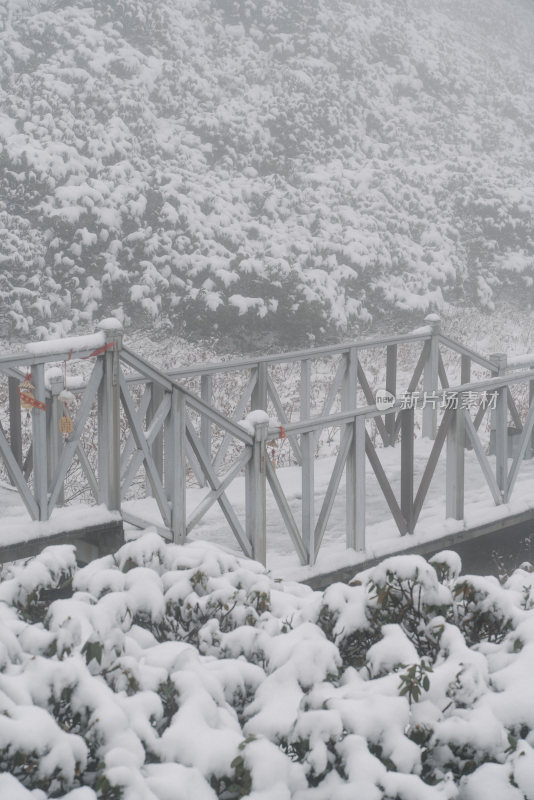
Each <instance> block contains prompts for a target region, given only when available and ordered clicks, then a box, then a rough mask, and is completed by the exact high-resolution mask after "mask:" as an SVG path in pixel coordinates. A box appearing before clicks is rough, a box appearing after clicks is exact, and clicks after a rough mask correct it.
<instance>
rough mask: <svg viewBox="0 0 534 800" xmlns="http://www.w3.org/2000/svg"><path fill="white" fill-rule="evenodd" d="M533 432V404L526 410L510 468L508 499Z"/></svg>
mask: <svg viewBox="0 0 534 800" xmlns="http://www.w3.org/2000/svg"><path fill="white" fill-rule="evenodd" d="M533 430H534V404H532V405H531V406H530V408H529V410H528V414H527V418H526V420H525V427H524V429H523V432H522V434H521V439H520V443H519V450H518V451H517V453H516V455H515V457H514V460H513V462H512V466H511V468H510V474H509V476H508V486H507V493H506V496H507V497H508V498H510V497H511V494H512V491H513V489H514V486H515V482H516V480H517V476H518V474H519V470H520V469H521V466H522V464H523V459H524V457H525V453H526V452H527V447H528V445H529V439H530V438H531V436H532V431H533Z"/></svg>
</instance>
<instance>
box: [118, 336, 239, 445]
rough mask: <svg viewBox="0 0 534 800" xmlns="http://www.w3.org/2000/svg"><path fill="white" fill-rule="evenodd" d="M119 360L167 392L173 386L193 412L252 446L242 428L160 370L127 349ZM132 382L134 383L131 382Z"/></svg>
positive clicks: (124, 349) (123, 349)
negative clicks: (181, 393) (207, 418)
mask: <svg viewBox="0 0 534 800" xmlns="http://www.w3.org/2000/svg"><path fill="white" fill-rule="evenodd" d="M121 358H122V360H123V361H124V362H125V363H126V364H128V365H129V366H130V367H133V368H134V369H136V370H137V371H138V372H139V373H140V375H142V376H143V377H144V378H148V379H149V380H152V381H154V382H155V383H159V384H161V386H163V387H164V388H165V389H167V391H171V390H172V387H173V386H175V387H176V388H177V389H180V391H182V392H183V393H184V395H185V397H186V399H187V403H188V405H189V407H190V408H193V409H194V410H195V411H198V412H199V413H200V414H206V416H208V417H209V418H210V419H211V421H212V422H214V423H215V424H216V425H218V426H219V427H220V428H222V429H223V430H225V431H228V432H229V433H231V434H232V436H234V437H235V438H236V439H239V440H240V441H241V442H244V443H245V444H249V445H250V444H252V436H250V434H248V433H246V431H244V430H243V428H240V427H239V425H236V424H235V423H234V422H233V421H232V420H229V419H227V418H226V417H225V416H224V414H221V412H220V411H217V409H215V408H213V407H212V406H210V405H208V404H207V403H204V401H203V400H201V399H200V397H197V396H196V395H195V394H193V392H190V391H189V390H188V389H186V388H185V387H184V386H181V385H180V384H179V383H176V381H173V380H172V379H170V378H169V377H168V376H167V375H165V373H163V372H161V370H159V369H156V368H155V367H153V366H152V364H150V362H148V361H147V360H146V359H144V358H141V357H140V356H138V355H136V354H135V353H132V351H131V350H129V349H128V348H127V347H123V348H122V350H121ZM131 382H134V383H135V381H131Z"/></svg>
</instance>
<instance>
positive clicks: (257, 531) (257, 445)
mask: <svg viewBox="0 0 534 800" xmlns="http://www.w3.org/2000/svg"><path fill="white" fill-rule="evenodd" d="M268 427H269V425H268V423H266V422H265V423H261V424H258V425H256V426H255V430H254V443H253V444H252V445H251V447H252V454H251V457H250V460H249V461H248V463H247V465H246V467H245V528H246V535H247V538H248V540H249V542H250V545H251V550H252V558H255V559H256V560H257V561H260V562H261V563H262V564H263V565H265V564H266V562H267V511H266V502H267V485H266V476H267V473H266V466H265V457H266V446H265V441H266V439H267V430H268Z"/></svg>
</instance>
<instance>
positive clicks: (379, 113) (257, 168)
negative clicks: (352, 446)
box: [0, 0, 534, 339]
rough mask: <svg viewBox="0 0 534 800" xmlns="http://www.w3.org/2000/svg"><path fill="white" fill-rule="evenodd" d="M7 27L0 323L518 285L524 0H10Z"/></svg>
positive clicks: (321, 316)
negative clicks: (464, 0)
mask: <svg viewBox="0 0 534 800" xmlns="http://www.w3.org/2000/svg"><path fill="white" fill-rule="evenodd" d="M2 28H3V31H2V32H1V33H0V266H1V273H0V298H1V301H0V302H1V305H0V315H1V317H0V322H1V325H2V330H0V333H3V334H4V335H7V334H9V332H10V331H18V332H20V333H21V334H24V333H29V332H31V333H33V334H34V333H35V332H37V333H42V334H44V333H45V329H46V330H48V332H49V333H52V334H57V333H58V332H61V331H66V330H68V329H70V326H71V325H72V324H74V325H76V326H83V325H85V324H86V323H89V322H90V321H91V318H92V315H93V314H97V313H98V315H100V316H101V315H102V313H103V314H108V313H110V312H111V311H115V313H117V314H118V315H120V316H123V315H126V317H128V318H131V319H133V320H134V321H135V322H136V324H141V323H142V322H143V321H146V322H147V323H150V324H152V323H153V321H156V322H158V323H159V324H161V323H165V322H166V321H168V320H171V321H172V322H173V324H174V325H176V324H178V326H179V327H180V328H181V329H182V331H183V332H185V333H186V334H188V332H194V331H195V330H198V329H199V328H200V329H202V331H203V332H204V333H206V332H208V333H209V332H213V330H214V329H215V330H217V331H218V332H224V331H225V330H228V329H231V330H233V331H234V332H236V331H237V332H239V331H244V332H248V334H249V335H250V333H251V332H253V333H261V332H262V331H264V330H267V329H268V330H274V331H276V333H277V335H279V336H281V337H285V338H288V339H289V338H294V337H295V336H302V334H303V332H304V331H313V332H314V333H316V334H319V335H325V334H326V333H328V332H332V331H338V332H339V330H342V329H344V328H345V327H346V326H347V325H350V324H353V323H355V324H368V322H369V320H370V319H371V318H372V317H374V318H376V317H377V315H380V314H383V313H388V314H390V313H392V312H395V311H398V312H399V313H402V312H403V311H406V310H412V309H416V310H417V311H418V313H419V315H420V313H421V311H423V310H426V309H428V308H430V307H432V308H435V307H439V306H440V305H442V304H443V302H444V300H445V301H449V302H453V303H454V302H455V301H458V300H464V299H465V298H466V297H467V298H468V299H469V300H470V301H471V302H478V303H481V304H483V305H485V306H486V307H488V308H491V307H492V304H493V303H494V302H495V295H496V293H498V292H500V291H502V287H508V286H510V287H511V288H512V289H513V290H514V291H516V292H517V291H522V292H527V293H528V295H530V294H531V292H532V289H531V284H532V280H533V277H534V260H533V253H534V249H533V240H532V239H533V234H532V226H531V221H532V213H533V211H534V190H533V189H532V182H531V175H532V167H533V155H532V154H533V152H534V150H533V146H532V145H533V131H534V88H533V87H534V6H532V4H531V3H530V2H527V0H471V2H470V3H469V4H465V3H463V2H461V0H439V2H438V0H393V1H392V0H372V2H371V0H353V2H348V0H239V1H238V0H124V2H121V3H118V2H116V0H95V2H93V3H85V2H84V0H67V1H66V2H60V1H59V0H0V30H2ZM526 299H527V300H528V296H526ZM97 309H98V312H97ZM215 325H216V326H217V328H214V326H215Z"/></svg>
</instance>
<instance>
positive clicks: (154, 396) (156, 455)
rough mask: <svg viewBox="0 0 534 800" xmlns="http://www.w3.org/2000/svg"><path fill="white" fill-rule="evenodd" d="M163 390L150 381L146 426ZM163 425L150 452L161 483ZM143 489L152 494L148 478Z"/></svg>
mask: <svg viewBox="0 0 534 800" xmlns="http://www.w3.org/2000/svg"><path fill="white" fill-rule="evenodd" d="M164 394H165V392H164V389H163V387H162V386H160V384H159V383H156V382H155V381H152V383H151V386H150V402H149V404H148V408H147V412H146V426H147V428H148V427H149V426H150V423H151V422H152V420H153V419H154V414H155V413H156V411H157V409H158V408H159V406H160V404H161V401H162V400H163V396H164ZM163 439H164V434H163V426H162V428H161V430H159V431H158V433H157V434H156V436H155V438H154V441H153V442H152V447H151V452H152V458H153V460H154V466H155V467H156V470H157V472H158V475H159V477H160V479H161V482H162V483H163ZM145 491H146V495H147V497H150V496H151V495H152V486H151V485H150V481H149V480H148V478H147V479H146V480H145Z"/></svg>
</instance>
